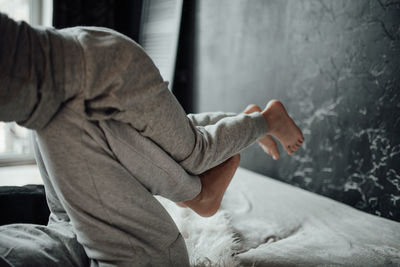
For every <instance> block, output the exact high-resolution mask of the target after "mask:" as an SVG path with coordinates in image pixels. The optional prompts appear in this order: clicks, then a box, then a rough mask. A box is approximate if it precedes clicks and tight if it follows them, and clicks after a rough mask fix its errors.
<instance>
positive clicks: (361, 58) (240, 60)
mask: <svg viewBox="0 0 400 267" xmlns="http://www.w3.org/2000/svg"><path fill="white" fill-rule="evenodd" d="M196 25H197V26H196V47H195V55H196V60H195V62H196V64H195V99H196V103H195V109H196V111H197V112H201V111H209V110H224V111H236V112H238V111H241V110H242V109H243V108H244V107H245V106H246V104H248V103H255V104H258V105H260V106H264V105H265V104H266V102H267V101H268V100H269V99H272V98H278V99H281V100H282V101H283V102H284V104H285V105H286V106H287V107H288V110H289V113H291V115H293V116H294V117H295V119H296V121H298V123H299V125H300V126H301V128H302V129H303V131H304V135H305V138H306V143H305V145H304V148H303V149H301V150H300V151H299V152H298V153H296V154H295V155H294V156H292V157H289V156H287V155H284V156H283V157H282V158H281V159H280V160H279V161H277V162H275V161H273V160H271V159H269V158H267V157H266V156H264V155H263V154H262V152H261V150H260V149H259V148H258V147H257V146H252V147H250V148H249V149H247V150H246V151H245V152H244V153H243V154H242V166H244V167H247V168H249V169H253V170H255V171H258V172H260V173H263V174H266V175H269V176H271V177H275V178H277V179H280V180H283V181H285V182H288V183H290V184H293V185H296V186H300V187H302V188H305V189H307V190H310V191H313V192H317V193H319V194H323V195H325V196H328V197H331V198H334V199H337V200H340V201H342V202H345V203H347V204H350V205H352V206H354V207H356V208H358V209H361V210H364V211H366V212H370V213H372V214H377V215H380V216H383V217H386V218H390V219H394V220H397V221H400V1H395V0H351V1H348V0H335V1H331V0H325V1H324V0H287V1H285V0H270V1H266V0H257V1H246V0H235V1H231V0H219V1H213V0H207V1H204V0H202V1H198V6H197V10H196ZM226 99H229V100H228V101H227V100H226ZM281 151H283V150H282V149H281Z"/></svg>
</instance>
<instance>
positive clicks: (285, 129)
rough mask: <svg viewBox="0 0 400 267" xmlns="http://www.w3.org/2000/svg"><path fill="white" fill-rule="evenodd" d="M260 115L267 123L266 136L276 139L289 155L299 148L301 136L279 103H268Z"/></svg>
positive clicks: (272, 101) (301, 141)
mask: <svg viewBox="0 0 400 267" xmlns="http://www.w3.org/2000/svg"><path fill="white" fill-rule="evenodd" d="M262 114H263V116H264V118H265V121H266V122H267V127H268V130H267V134H269V135H272V136H273V137H275V138H276V139H278V140H279V142H280V143H281V144H282V146H283V148H284V149H285V150H286V151H287V152H288V153H289V154H290V155H291V154H293V153H294V152H295V151H296V150H298V149H299V148H300V146H301V144H302V143H303V141H304V137H303V134H302V132H301V130H300V129H299V127H297V125H296V124H295V123H294V121H293V120H292V118H290V116H289V115H288V114H287V112H286V109H285V107H284V106H283V104H282V103H281V102H280V101H278V100H271V101H269V102H268V104H267V107H266V108H265V109H264V110H263V111H262Z"/></svg>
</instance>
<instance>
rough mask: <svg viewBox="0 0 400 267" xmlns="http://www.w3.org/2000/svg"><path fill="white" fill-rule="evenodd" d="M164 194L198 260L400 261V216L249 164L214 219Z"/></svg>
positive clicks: (288, 263) (239, 262)
mask: <svg viewBox="0 0 400 267" xmlns="http://www.w3.org/2000/svg"><path fill="white" fill-rule="evenodd" d="M159 199H160V201H161V203H162V204H163V205H164V206H165V208H166V209H167V210H168V211H169V213H170V214H171V216H172V218H173V219H174V220H175V222H176V223H177V225H178V228H179V229H180V230H181V232H182V234H183V236H184V238H185V240H186V244H187V247H188V252H189V256H190V259H191V265H192V266H204V265H205V266H222V265H224V266H339V265H340V266H400V223H398V222H395V221H391V220H387V219H384V218H380V217H377V216H373V215H370V214H367V213H364V212H361V211H359V210H356V209H354V208H352V207H350V206H347V205H344V204H342V203H339V202H337V201H334V200H331V199H329V198H326V197H323V196H320V195H317V194H314V193H311V192H308V191H305V190H302V189H300V188H297V187H294V186H291V185H288V184H285V183H282V182H279V181H277V180H274V179H272V178H269V177H266V176H263V175H260V174H257V173H254V172H251V171H249V170H246V169H243V168H239V169H238V171H237V172H236V174H235V177H234V178H233V180H232V183H231V184H230V186H229V188H228V190H227V192H226V194H225V196H224V199H223V201H222V205H221V209H220V211H218V213H217V214H216V215H214V216H213V217H211V218H201V217H200V216H197V215H196V214H195V213H193V212H192V211H190V210H189V209H183V208H179V207H177V206H176V205H174V204H173V203H170V202H168V201H166V200H164V199H161V198H159Z"/></svg>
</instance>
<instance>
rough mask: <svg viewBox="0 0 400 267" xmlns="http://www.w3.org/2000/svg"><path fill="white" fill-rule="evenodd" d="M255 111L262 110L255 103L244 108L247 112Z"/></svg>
mask: <svg viewBox="0 0 400 267" xmlns="http://www.w3.org/2000/svg"><path fill="white" fill-rule="evenodd" d="M253 112H261V108H260V107H259V106H257V105H255V104H250V105H248V106H247V107H246V109H245V110H244V113H246V114H250V113H253Z"/></svg>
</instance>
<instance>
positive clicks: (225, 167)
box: [176, 154, 240, 217]
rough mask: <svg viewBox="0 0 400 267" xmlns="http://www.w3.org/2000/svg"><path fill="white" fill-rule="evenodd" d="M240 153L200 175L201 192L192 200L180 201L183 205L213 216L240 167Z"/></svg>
mask: <svg viewBox="0 0 400 267" xmlns="http://www.w3.org/2000/svg"><path fill="white" fill-rule="evenodd" d="M239 162H240V155H239V154H237V155H235V156H233V157H231V158H229V159H228V160H226V161H225V162H223V163H221V164H220V165H218V166H216V167H214V168H212V169H210V170H208V171H206V172H204V173H202V174H200V175H199V177H200V181H201V185H202V187H201V192H200V193H199V194H198V195H197V196H196V197H195V198H194V199H192V200H187V201H184V202H178V203H176V204H178V205H179V206H181V207H188V208H191V209H192V210H193V211H195V212H196V213H197V214H199V215H200V216H202V217H210V216H213V215H214V214H215V213H216V212H217V211H218V209H219V207H220V205H221V201H222V197H223V196H224V193H225V191H226V189H227V188H228V185H229V183H230V182H231V180H232V178H233V175H234V174H235V172H236V169H237V168H238V167H239Z"/></svg>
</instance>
